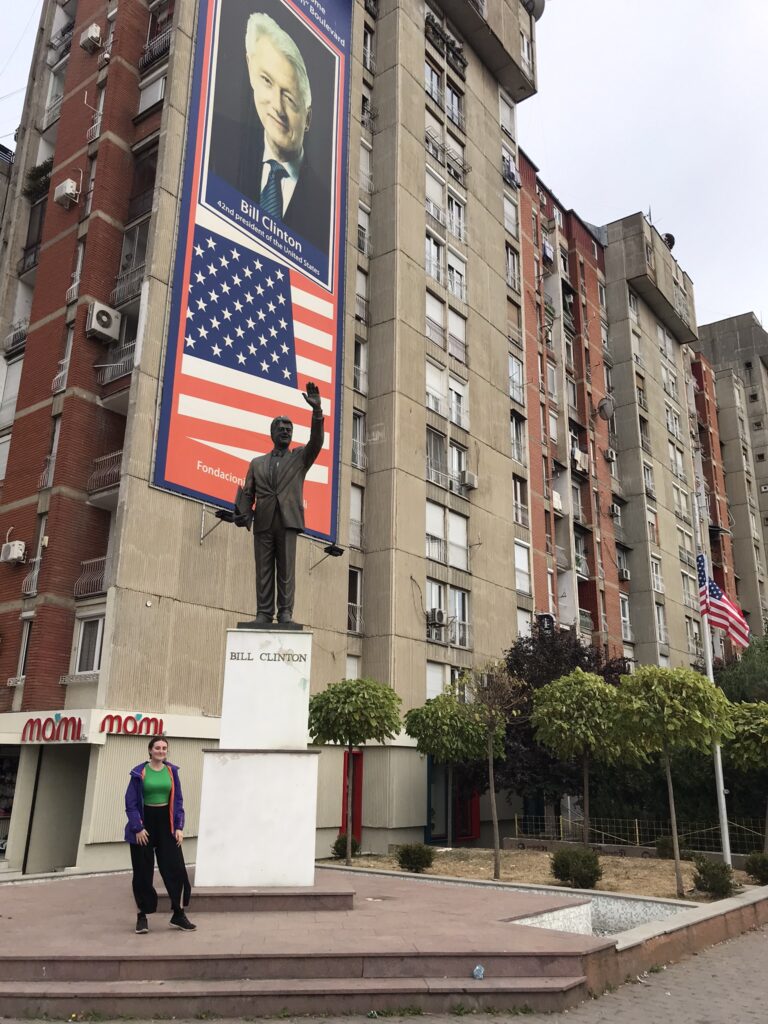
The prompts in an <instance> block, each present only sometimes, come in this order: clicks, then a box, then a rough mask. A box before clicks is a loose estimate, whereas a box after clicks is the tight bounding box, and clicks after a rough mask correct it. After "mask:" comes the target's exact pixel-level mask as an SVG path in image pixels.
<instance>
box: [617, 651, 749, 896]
mask: <svg viewBox="0 0 768 1024" xmlns="http://www.w3.org/2000/svg"><path fill="white" fill-rule="evenodd" d="M619 689H620V693H621V697H622V699H621V710H620V716H619V728H620V732H621V734H623V735H624V736H625V737H626V740H627V742H629V743H632V744H633V745H635V746H636V747H637V749H638V750H639V751H640V752H641V753H644V754H656V753H658V754H661V760H662V764H663V765H664V771H665V775H666V780H667V796H668V800H669V818H670V823H671V826H672V848H673V851H674V855H675V880H676V883H677V895H678V896H680V897H682V896H683V895H684V891H683V874H682V870H681V867H680V844H679V841H678V837H677V816H676V814H675V793H674V788H673V785H672V769H671V765H670V757H671V755H672V754H673V753H674V752H675V751H683V750H700V751H702V752H705V751H707V750H710V749H711V747H712V744H713V743H719V742H720V741H721V740H722V739H723V738H724V737H728V736H730V735H732V732H733V726H732V724H731V710H730V709H731V705H730V703H729V702H728V699H727V697H726V696H725V694H724V693H723V692H722V690H720V689H719V688H718V687H717V686H715V685H714V683H712V682H710V681H709V679H707V678H706V676H702V675H700V674H699V673H698V672H694V671H693V669H689V668H658V667H657V666H655V665H643V666H642V667H640V668H638V669H637V670H636V671H635V672H633V673H632V674H631V675H626V676H622V677H621V682H620V688H619Z"/></svg>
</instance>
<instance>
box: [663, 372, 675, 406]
mask: <svg viewBox="0 0 768 1024" xmlns="http://www.w3.org/2000/svg"><path fill="white" fill-rule="evenodd" d="M661 385H662V387H663V388H664V393H665V394H667V395H669V397H670V398H674V399H675V401H677V400H678V389H677V374H676V373H675V371H674V370H673V369H672V368H671V367H670V366H665V365H663V364H662V367H661Z"/></svg>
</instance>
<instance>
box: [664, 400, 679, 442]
mask: <svg viewBox="0 0 768 1024" xmlns="http://www.w3.org/2000/svg"><path fill="white" fill-rule="evenodd" d="M664 418H665V420H666V423H667V430H668V431H669V432H670V434H673V435H674V436H675V437H677V438H680V439H682V436H683V430H682V427H681V426H680V413H679V412H677V410H676V409H673V408H672V406H670V405H665V406H664Z"/></svg>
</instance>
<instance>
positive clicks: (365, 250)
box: [357, 224, 371, 256]
mask: <svg viewBox="0 0 768 1024" xmlns="http://www.w3.org/2000/svg"><path fill="white" fill-rule="evenodd" d="M357 251H358V252H361V253H362V254H363V256H370V255H371V235H370V232H369V231H368V229H367V228H364V227H363V226H362V225H361V224H358V225H357Z"/></svg>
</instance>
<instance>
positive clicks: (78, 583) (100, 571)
mask: <svg viewBox="0 0 768 1024" xmlns="http://www.w3.org/2000/svg"><path fill="white" fill-rule="evenodd" d="M106 564H107V559H106V557H102V558H89V559H87V560H86V561H85V562H81V563H80V575H79V576H78V577H77V579H76V580H75V587H74V595H75V597H93V595H94V594H103V593H104V592H105V590H106V586H105V583H104V571H105V568H106Z"/></svg>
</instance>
